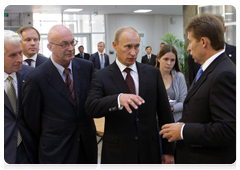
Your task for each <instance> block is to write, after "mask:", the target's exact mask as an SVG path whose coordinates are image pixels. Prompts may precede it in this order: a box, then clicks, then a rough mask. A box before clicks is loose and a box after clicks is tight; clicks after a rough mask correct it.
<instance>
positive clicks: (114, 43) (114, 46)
mask: <svg viewBox="0 0 240 170" xmlns="http://www.w3.org/2000/svg"><path fill="white" fill-rule="evenodd" d="M112 46H113V48H114V50H115V51H117V43H116V42H115V41H113V42H112Z"/></svg>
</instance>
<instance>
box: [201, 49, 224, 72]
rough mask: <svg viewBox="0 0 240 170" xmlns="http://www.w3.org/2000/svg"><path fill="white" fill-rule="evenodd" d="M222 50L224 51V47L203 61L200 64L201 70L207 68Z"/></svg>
mask: <svg viewBox="0 0 240 170" xmlns="http://www.w3.org/2000/svg"><path fill="white" fill-rule="evenodd" d="M224 52H225V49H223V50H222V51H220V52H218V53H216V54H214V55H213V56H212V57H210V58H209V59H207V60H206V61H205V63H204V64H203V65H202V70H203V71H205V70H206V69H207V68H208V66H209V65H210V64H211V63H212V62H213V61H214V60H215V59H216V58H217V57H218V56H220V55H221V54H222V53H224Z"/></svg>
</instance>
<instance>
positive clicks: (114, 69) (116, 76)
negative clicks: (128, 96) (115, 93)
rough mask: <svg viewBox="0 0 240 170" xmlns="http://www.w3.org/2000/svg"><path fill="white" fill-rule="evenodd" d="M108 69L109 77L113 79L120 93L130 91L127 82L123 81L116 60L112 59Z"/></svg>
mask: <svg viewBox="0 0 240 170" xmlns="http://www.w3.org/2000/svg"><path fill="white" fill-rule="evenodd" d="M109 70H110V72H111V74H110V75H111V78H112V80H113V81H114V83H115V85H116V87H117V88H118V90H119V91H120V93H130V91H129V89H128V86H127V83H126V82H125V80H124V78H123V76H122V73H121V71H120V69H119V67H118V66H117V64H116V61H114V63H113V64H112V65H111V66H110V67H109Z"/></svg>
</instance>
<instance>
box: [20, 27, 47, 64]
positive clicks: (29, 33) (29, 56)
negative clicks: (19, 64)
mask: <svg viewBox="0 0 240 170" xmlns="http://www.w3.org/2000/svg"><path fill="white" fill-rule="evenodd" d="M17 33H18V34H20V35H21V37H22V40H21V45H22V48H23V64H25V65H29V66H31V67H38V66H39V65H41V64H42V63H44V62H45V61H46V60H47V59H48V58H47V57H45V56H44V55H42V54H39V53H38V52H39V43H40V39H41V38H40V34H39V32H38V30H37V29H35V28H34V27H32V26H24V27H22V28H20V29H19V30H18V31H17Z"/></svg>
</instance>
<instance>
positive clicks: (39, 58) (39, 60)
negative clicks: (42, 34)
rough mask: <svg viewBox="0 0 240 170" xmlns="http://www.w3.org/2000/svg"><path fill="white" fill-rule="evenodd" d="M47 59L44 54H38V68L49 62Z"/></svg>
mask: <svg viewBox="0 0 240 170" xmlns="http://www.w3.org/2000/svg"><path fill="white" fill-rule="evenodd" d="M47 59H48V58H47V57H45V56H44V55H42V54H38V55H37V61H36V67H38V66H40V65H41V64H42V63H44V62H45V61H47Z"/></svg>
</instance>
